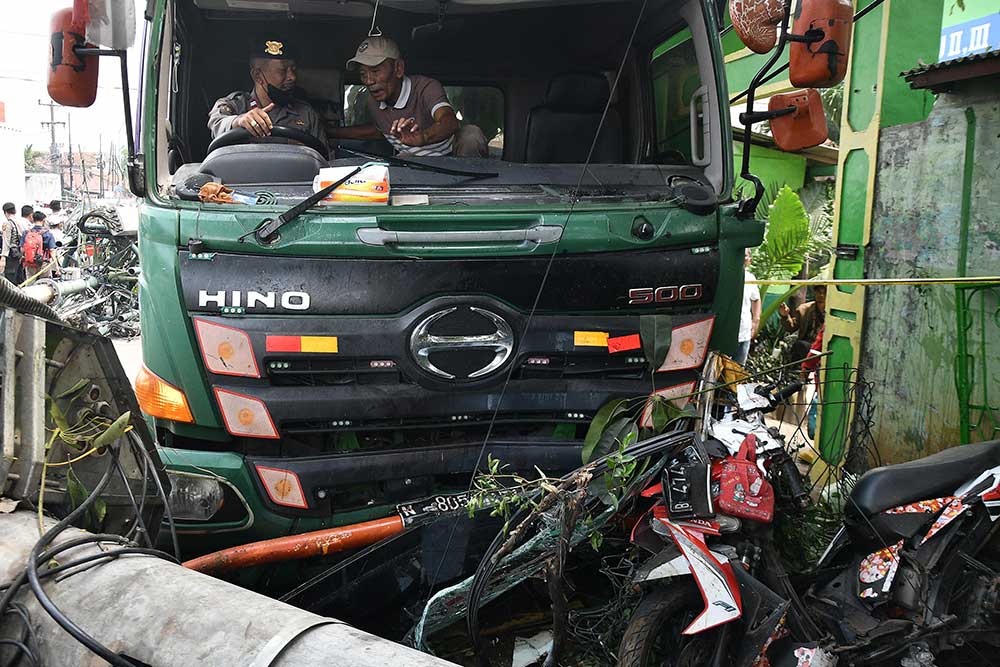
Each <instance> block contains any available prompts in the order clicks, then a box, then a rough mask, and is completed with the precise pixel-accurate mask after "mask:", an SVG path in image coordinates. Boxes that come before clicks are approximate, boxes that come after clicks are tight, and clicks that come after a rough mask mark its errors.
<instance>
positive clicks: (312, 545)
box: [184, 516, 403, 574]
mask: <svg viewBox="0 0 1000 667" xmlns="http://www.w3.org/2000/svg"><path fill="white" fill-rule="evenodd" d="M401 532H403V519H402V518H400V517H399V516H390V517H386V518H384V519H376V520H374V521H365V522H364V523H356V524H353V525H350V526H341V527H339V528H325V529H323V530H315V531H312V532H310V533H302V534H301V535H289V536H287V537H276V538H274V539H272V540H263V541H261V542H251V543H250V544H243V545H240V546H238V547H231V548H229V549H223V550H222V551H216V552H214V553H210V554H205V555H204V556H199V557H198V558H193V559H191V560H189V561H185V562H184V567H186V568H188V569H191V570H197V571H198V572H204V573H205V574H219V573H222V572H228V571H229V570H239V569H242V568H245V567H253V566H254V565H263V564H265V563H277V562H280V561H286V560H298V559H302V558H312V557H313V556H326V555H327V554H332V553H337V552H339V551H346V550H348V549H357V548H359V547H366V546H368V545H370V544H374V543H375V542H378V541H379V540H383V539H385V538H387V537H391V536H393V535H397V534H399V533H401Z"/></svg>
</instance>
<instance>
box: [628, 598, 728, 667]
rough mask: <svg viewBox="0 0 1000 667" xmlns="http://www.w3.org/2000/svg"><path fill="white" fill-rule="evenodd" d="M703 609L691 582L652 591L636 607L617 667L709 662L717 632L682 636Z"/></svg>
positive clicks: (699, 666) (697, 666) (690, 666)
mask: <svg viewBox="0 0 1000 667" xmlns="http://www.w3.org/2000/svg"><path fill="white" fill-rule="evenodd" d="M704 608H705V603H704V601H703V600H702V599H701V594H700V593H698V589H697V588H696V587H695V585H694V582H693V581H691V580H690V579H688V580H686V581H678V582H676V583H673V584H669V585H667V586H663V587H660V588H656V589H652V590H650V591H648V592H647V593H646V594H645V595H643V598H642V600H641V601H640V602H639V604H638V606H636V608H635V611H634V612H633V613H632V617H631V618H630V619H629V623H628V627H627V628H626V629H625V634H624V636H623V637H622V643H621V646H620V648H619V650H618V662H617V667H704V665H708V664H710V663H711V661H712V657H713V654H714V652H715V650H716V644H717V643H718V639H719V632H720V631H719V629H718V628H713V629H711V630H707V631H705V632H702V633H700V634H697V635H693V636H687V635H682V634H681V631H683V630H684V628H686V627H687V626H688V624H690V623H691V621H693V620H694V618H695V617H696V616H697V615H698V614H700V613H701V612H702V610H703V609H704Z"/></svg>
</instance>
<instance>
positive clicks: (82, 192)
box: [76, 146, 90, 201]
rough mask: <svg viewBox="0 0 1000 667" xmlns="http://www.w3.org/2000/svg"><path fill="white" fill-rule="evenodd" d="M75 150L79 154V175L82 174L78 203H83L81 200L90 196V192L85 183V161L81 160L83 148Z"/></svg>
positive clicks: (78, 147) (79, 147)
mask: <svg viewBox="0 0 1000 667" xmlns="http://www.w3.org/2000/svg"><path fill="white" fill-rule="evenodd" d="M76 150H77V152H78V153H79V154H80V173H81V174H82V176H81V178H82V179H83V181H82V182H83V185H81V186H80V195H81V196H80V201H83V198H84V197H88V195H89V194H90V191H89V190H88V189H87V187H88V185H89V183H87V176H88V174H87V161H86V160H84V159H83V147H82V146H77V147H76ZM88 198H89V197H88Z"/></svg>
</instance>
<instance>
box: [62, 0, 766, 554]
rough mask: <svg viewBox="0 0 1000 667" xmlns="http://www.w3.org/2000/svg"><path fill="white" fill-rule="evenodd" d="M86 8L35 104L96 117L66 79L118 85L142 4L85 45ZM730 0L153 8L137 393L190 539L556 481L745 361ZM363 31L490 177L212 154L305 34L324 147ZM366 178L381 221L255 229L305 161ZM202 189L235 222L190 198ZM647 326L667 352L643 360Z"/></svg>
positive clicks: (348, 110)
mask: <svg viewBox="0 0 1000 667" xmlns="http://www.w3.org/2000/svg"><path fill="white" fill-rule="evenodd" d="M76 4H77V7H76V11H72V10H66V11H65V12H63V13H62V14H57V16H56V18H55V19H54V23H53V34H54V37H53V44H54V46H53V53H54V55H53V58H54V65H53V68H52V71H53V75H52V76H53V79H54V80H55V83H53V80H50V91H52V90H55V91H56V92H55V93H54V94H53V96H54V97H57V98H59V97H60V95H61V96H62V98H63V99H62V100H61V101H63V102H64V103H79V104H84V103H86V102H87V100H86V99H85V98H86V94H85V95H83V98H81V99H78V100H74V99H70V100H67V99H65V98H66V97H67V95H69V96H70V97H72V95H73V94H75V93H74V92H73V91H72V90H70V92H69V93H67V92H66V90H67V88H66V87H67V86H69V84H74V85H77V86H78V87H79V85H82V84H79V81H80V79H81V77H82V76H84V75H86V74H87V71H86V70H87V67H88V66H89V67H90V68H91V70H92V71H93V70H96V63H97V61H98V58H102V56H115V55H117V56H119V57H121V60H122V63H123V74H124V57H123V54H124V49H125V48H127V44H125V42H129V41H131V37H130V36H128V35H127V33H128V30H129V26H128V25H127V23H128V22H127V20H126V19H127V18H128V13H129V7H130V6H131V5H132V1H131V0H124V2H118V0H103V5H104V6H105V9H107V10H108V15H109V16H110V17H111V20H110V21H107V20H105V21H104V23H103V24H102V25H103V32H101V33H100V35H101V36H100V37H98V36H96V35H95V29H92V28H93V25H94V24H95V23H100V21H98V20H97V18H95V17H94V16H87V15H86V12H85V9H86V6H87V3H86V2H83V3H79V2H78V3H76ZM98 4H102V3H98ZM81 5H82V6H83V10H81V9H80V6H81ZM91 5H93V3H91ZM723 5H724V3H722V2H718V0H684V1H679V0H643V1H641V2H640V1H604V2H586V1H581V2H566V1H561V0H450V1H447V2H436V1H433V0H385V1H383V2H381V3H376V7H375V10H376V12H377V14H376V15H375V16H374V17H373V13H372V12H373V8H372V6H371V5H370V4H369V3H367V2H354V1H350V0H349V1H347V2H333V1H330V2H324V1H318V0H309V1H301V2H300V1H295V0H240V1H239V2H236V1H235V0H149V2H148V3H147V7H146V15H145V21H144V22H143V21H142V20H141V17H139V18H140V20H138V21H136V23H138V24H139V25H140V27H142V26H144V31H142V39H141V42H142V44H143V49H144V51H143V60H142V62H143V65H142V68H143V71H142V86H141V93H140V105H139V113H138V114H136V116H137V120H136V129H135V142H134V146H133V147H132V156H131V158H130V183H131V187H132V189H133V191H134V192H135V194H137V195H138V196H141V197H142V199H143V203H142V208H141V220H140V225H139V248H140V254H141V267H142V271H141V278H140V283H139V284H140V307H141V321H142V331H143V360H144V368H143V370H142V372H141V373H140V377H139V378H138V380H137V383H136V390H137V396H138V398H139V403H140V406H141V407H142V409H143V411H144V413H145V414H146V416H147V421H148V423H149V425H150V427H151V429H152V430H153V432H154V434H155V438H156V441H157V443H158V444H159V446H160V448H161V450H160V451H161V456H162V458H163V460H164V461H165V462H166V463H167V466H168V470H169V471H170V477H171V481H172V485H173V491H172V507H173V511H174V518H175V520H176V522H177V527H178V531H179V532H180V533H181V535H182V536H184V535H192V534H197V535H198V536H199V543H198V550H206V549H210V548H212V547H222V546H227V545H232V544H239V543H243V542H249V541H251V540H254V539H261V538H266V537H274V536H278V535H284V534H288V533H290V532H302V531H305V530H311V529H317V528H321V527H328V526H338V525H346V524H352V523H356V522H360V521H365V520H369V519H372V518H378V517H383V516H387V515H390V514H393V513H395V512H397V511H399V510H398V506H400V505H406V504H407V503H412V501H414V500H418V499H426V498H435V497H436V496H438V495H440V496H441V498H445V496H444V495H443V494H446V493H451V492H458V491H462V490H464V489H465V488H466V487H467V486H468V484H469V479H470V475H471V474H472V473H473V472H474V471H475V470H476V469H477V466H478V467H480V468H481V467H482V466H484V465H485V463H486V461H487V459H488V457H489V456H491V457H493V458H496V459H500V460H502V461H503V462H505V463H506V464H508V465H509V466H510V467H511V469H516V470H520V471H526V472H530V471H531V470H533V469H534V468H535V467H536V466H537V467H538V468H540V469H543V470H545V471H546V472H547V473H549V474H553V473H559V472H564V471H568V470H571V469H573V468H575V467H577V466H578V465H579V464H580V458H581V448H582V442H583V437H584V434H585V432H586V430H587V427H588V424H589V422H590V420H591V419H592V418H593V416H594V414H595V413H596V412H597V410H599V409H600V408H601V406H602V405H605V404H606V403H608V402H609V401H611V400H614V399H618V398H639V399H641V398H642V397H647V396H650V395H651V394H652V393H654V392H658V393H660V395H661V396H664V397H667V398H669V397H671V396H681V395H683V394H684V393H686V392H687V391H689V390H690V387H693V382H694V381H695V379H696V373H697V371H698V369H699V367H700V364H701V363H702V360H703V358H704V356H705V353H706V351H707V350H708V349H709V348H710V347H711V348H713V349H718V350H721V351H723V352H727V353H732V352H733V351H734V350H735V348H736V343H737V341H736V336H737V329H738V325H739V318H740V304H741V298H742V291H743V253H744V249H745V248H747V247H750V246H754V245H757V244H759V243H760V242H761V239H762V234H763V226H762V224H761V223H760V222H758V221H756V220H755V219H753V217H752V215H750V214H751V213H752V209H753V206H752V203H751V205H749V206H748V205H747V204H746V203H744V205H743V206H742V208H741V209H740V206H739V203H738V202H736V201H734V197H733V194H732V188H733V183H734V178H735V175H734V168H733V160H732V155H733V151H732V145H731V144H732V139H731V136H732V130H731V126H730V118H729V101H728V91H727V90H726V80H725V76H724V72H723V57H722V52H721V48H720V40H719V37H718V35H719V32H720V23H721V20H720V16H721V15H722V11H723V9H724V8H723ZM92 8H93V7H92ZM81 11H82V12H83V14H81ZM115 12H118V13H117V14H116V13H115ZM60 17H61V18H60ZM57 19H58V20H61V21H62V23H58V21H57ZM119 19H121V20H119ZM84 25H86V26H87V27H86V28H83V26H84ZM378 29H381V30H382V31H383V32H384V33H385V34H387V35H391V36H393V37H394V38H395V39H396V41H397V42H398V43H399V44H400V47H401V50H402V53H403V56H404V58H405V61H406V68H407V71H409V72H412V73H419V74H422V75H426V76H431V77H434V78H436V79H438V80H439V81H441V82H442V83H443V84H444V86H445V88H446V90H447V91H448V93H449V97H450V98H451V100H452V105H453V106H454V107H455V109H456V112H457V115H458V117H459V118H460V119H461V120H462V122H463V123H465V124H476V125H478V126H479V127H480V128H482V129H483V131H484V134H485V135H486V138H487V140H488V142H489V151H490V157H475V158H469V157H437V158H413V159H411V160H403V161H400V160H396V159H391V158H380V157H379V156H381V155H387V153H386V151H385V148H386V147H385V146H384V145H379V144H378V142H367V143H359V142H347V141H345V142H341V143H339V144H336V143H335V144H334V145H332V146H330V147H326V148H328V150H325V151H324V150H320V149H321V148H324V147H322V146H315V145H303V144H302V143H296V142H293V141H288V140H285V141H284V142H277V141H258V142H251V141H250V140H249V139H248V138H247V137H246V136H242V137H240V136H236V137H230V138H229V139H227V140H226V141H223V142H218V141H216V142H213V141H212V137H211V136H210V135H209V132H208V128H207V126H206V120H207V116H208V112H209V109H210V108H211V106H212V104H213V102H214V100H216V99H218V98H220V97H223V96H225V95H227V94H229V93H230V92H232V91H234V90H246V89H249V87H250V85H251V84H250V81H249V76H248V73H247V53H248V48H249V47H248V44H250V41H251V40H252V39H253V38H254V36H255V35H258V34H261V33H262V32H265V31H268V30H280V31H281V32H282V33H283V34H285V35H291V37H289V39H294V40H295V42H296V46H297V50H298V52H299V58H298V68H299V85H300V86H301V87H302V88H303V90H304V94H305V95H306V96H307V97H308V98H309V99H310V100H311V101H312V103H313V105H314V107H315V108H316V109H317V110H319V111H320V112H321V114H322V115H323V117H324V118H325V120H326V121H327V122H329V123H330V124H331V126H333V125H336V124H338V123H343V122H352V121H354V120H356V119H357V118H358V117H359V116H361V115H363V114H364V104H363V103H359V99H360V100H361V101H362V102H363V95H364V94H365V91H364V90H363V89H362V88H361V87H360V85H359V79H358V78H357V74H356V73H355V72H351V71H349V70H348V69H347V68H346V67H345V63H346V61H347V60H348V59H349V58H351V57H352V55H353V54H354V51H355V48H356V47H357V45H358V43H359V42H360V41H361V40H363V39H364V38H365V37H366V36H367V35H368V34H369V33H370V31H373V30H378ZM74 30H75V32H74ZM82 35H86V37H85V38H84V37H83V36H82ZM56 36H59V38H60V40H61V41H60V42H59V44H58V45H57V44H56ZM74 39H75V40H76V42H75V45H74V44H70V42H71V41H72V40H74ZM99 40H100V41H99ZM136 41H139V40H138V39H136ZM64 42H65V43H64ZM67 44H69V46H67ZM94 45H97V46H94ZM101 46H103V47H110V48H100V47H101ZM60 49H61V51H60ZM60 55H61V56H62V60H60ZM74 56H75V57H76V58H78V62H74V61H73V57H74ZM57 60H59V62H58V63H55V61H57ZM108 61H109V59H108V58H106V57H105V58H104V59H103V62H108ZM57 64H58V65H59V67H57V66H56V65H57ZM67 64H70V65H75V67H67ZM60 76H65V77H68V79H67V80H68V81H69V83H67V82H66V81H62V82H60V80H59V77H60ZM74 77H75V78H74ZM95 84H96V77H95ZM60 86H62V89H60ZM70 88H72V86H70ZM59 90H62V93H60V92H59ZM126 105H127V102H126ZM126 111H128V109H126ZM275 134H278V133H277V132H276V133H275ZM289 136H294V133H291V134H290V135H289ZM307 143H309V142H307ZM368 162H378V163H381V164H387V165H388V173H389V183H390V190H391V191H390V197H389V203H388V204H379V205H365V204H347V203H338V202H332V203H328V202H324V203H320V204H318V205H315V206H311V207H309V208H308V210H306V211H305V212H303V213H302V214H301V215H298V216H288V215H287V214H286V218H287V217H293V218H294V219H292V220H290V221H288V222H287V223H285V224H284V225H283V226H281V228H280V230H278V231H277V232H274V233H267V234H261V233H260V230H261V229H262V225H264V224H268V223H269V222H270V223H271V224H272V226H271V227H269V228H268V229H269V230H273V229H274V226H273V221H275V220H279V219H280V218H279V216H280V215H281V214H282V213H286V212H287V211H289V210H290V209H291V208H292V207H294V206H295V205H296V204H299V203H301V202H303V201H304V200H306V199H307V198H308V197H310V196H311V195H313V194H314V187H313V180H314V177H315V176H316V175H317V174H318V173H319V170H320V169H322V168H327V167H357V166H359V165H363V164H365V163H368ZM744 171H745V166H744ZM206 182H214V183H221V184H224V185H225V186H227V187H229V188H232V189H233V190H234V191H235V192H236V194H237V195H242V196H241V197H239V199H240V200H241V201H242V202H243V203H240V201H237V202H233V203H209V202H203V201H200V200H199V197H198V192H199V187H200V186H201V185H203V184H204V183H206ZM738 209H740V211H738ZM255 232H256V233H255ZM656 327H660V333H659V334H658V335H659V339H660V341H661V342H662V341H664V340H666V333H667V331H666V330H665V328H664V327H666V328H668V329H669V330H671V332H672V335H671V336H670V338H669V341H670V344H669V348H667V349H665V350H663V351H661V352H660V354H659V356H660V357H661V358H657V359H655V360H653V359H651V357H654V356H656V353H655V351H654V352H650V348H652V347H654V345H651V344H650V343H651V342H652V341H650V340H649V338H650V334H649V333H648V332H650V331H653V330H654V329H655V328H656ZM640 333H646V338H647V340H646V341H643V340H642V336H640ZM643 342H645V343H646V346H645V347H646V348H647V349H645V350H644V346H643ZM651 361H654V362H655V363H651ZM444 504H445V506H446V507H445V509H447V504H448V503H447V502H445V503H444ZM409 506H410V507H412V505H409Z"/></svg>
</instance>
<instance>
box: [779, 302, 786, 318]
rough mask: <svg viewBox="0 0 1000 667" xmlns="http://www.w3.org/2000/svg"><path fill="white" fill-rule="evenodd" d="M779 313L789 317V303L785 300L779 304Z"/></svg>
mask: <svg viewBox="0 0 1000 667" xmlns="http://www.w3.org/2000/svg"><path fill="white" fill-rule="evenodd" d="M778 314H780V315H781V316H782V317H788V304H786V303H785V302H784V301H782V302H781V303H780V304H778Z"/></svg>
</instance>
